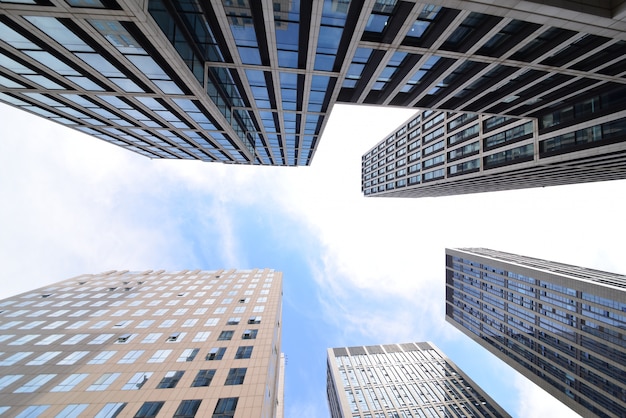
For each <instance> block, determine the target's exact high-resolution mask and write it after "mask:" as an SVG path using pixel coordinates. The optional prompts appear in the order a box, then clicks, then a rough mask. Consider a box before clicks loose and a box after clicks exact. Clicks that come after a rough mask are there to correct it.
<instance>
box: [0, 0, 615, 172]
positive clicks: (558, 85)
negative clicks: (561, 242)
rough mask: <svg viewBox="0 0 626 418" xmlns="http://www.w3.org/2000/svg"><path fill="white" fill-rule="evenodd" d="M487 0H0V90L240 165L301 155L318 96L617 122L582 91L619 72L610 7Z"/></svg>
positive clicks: (153, 153)
mask: <svg viewBox="0 0 626 418" xmlns="http://www.w3.org/2000/svg"><path fill="white" fill-rule="evenodd" d="M492 3H493V2H483V1H480V0H461V1H459V0H436V1H432V2H421V1H414V0H319V1H299V0H274V1H271V0H262V1H258V2H251V1H239V2H232V1H227V0H223V1H221V2H219V1H212V2H187V1H183V0H1V1H0V101H2V102H4V103H8V104H11V105H13V106H17V107H19V108H22V109H24V110H27V111H29V112H32V113H34V114H38V115H41V116H43V117H45V118H48V119H50V120H53V121H56V122H58V123H61V124H64V125H66V126H69V127H73V128H75V129H78V130H80V131H83V132H85V133H87V134H90V135H93V136H95V137H98V138H100V139H102V140H105V141H108V142H110V143H113V144H115V145H118V146H121V147H124V148H127V149H129V150H132V151H134V152H137V153H140V154H142V155H145V156H148V157H150V158H175V159H199V160H203V161H221V162H227V163H241V164H261V165H288V166H295V165H309V164H310V163H311V160H312V158H313V156H314V153H315V149H316V147H317V144H318V143H319V140H320V136H321V134H322V131H323V129H324V127H325V125H326V123H327V119H328V115H329V112H330V111H331V109H332V107H333V106H334V104H335V103H355V104H372V105H388V106H399V107H415V108H420V109H425V108H429V109H438V110H446V111H451V112H452V111H458V112H473V113H479V114H489V115H502V116H509V117H531V118H537V119H538V120H540V121H544V122H541V123H546V124H547V125H546V126H548V125H549V127H547V128H546V129H552V130H553V132H554V135H555V137H556V136H559V135H561V132H559V129H560V128H561V125H560V123H561V122H562V121H563V120H566V119H567V118H570V117H573V118H575V119H576V120H577V121H580V120H581V119H589V118H593V119H595V122H598V123H599V124H600V128H595V129H594V130H592V131H593V132H592V135H594V136H593V138H597V135H600V136H601V137H602V138H604V137H605V133H604V129H605V127H604V126H603V125H602V124H603V123H605V122H606V121H600V120H598V118H597V116H598V111H599V112H605V113H607V114H610V115H612V116H611V120H610V122H611V123H612V122H614V121H619V120H620V119H621V118H623V117H624V114H623V111H624V108H625V106H624V103H623V100H618V102H619V103H618V105H617V106H616V104H615V103H613V102H611V103H608V104H607V106H609V107H606V106H605V107H602V106H604V105H603V104H600V105H599V106H600V107H597V106H596V104H594V103H593V102H591V103H590V104H589V103H588V102H587V101H586V100H587V99H591V98H592V97H596V96H598V95H603V94H606V93H607V92H612V91H615V90H616V89H621V88H623V86H624V84H625V83H626V80H625V79H624V77H623V74H624V72H625V71H626V59H624V56H625V55H626V21H625V20H624V19H625V14H624V12H623V10H622V7H621V6H620V5H619V4H618V5H615V3H616V2H608V1H607V2H581V1H567V0H566V1H558V2H557V1H547V2H546V1H542V2H540V3H539V2H535V1H532V0H525V1H518V2H512V4H513V5H507V4H508V3H507V4H504V5H497V4H492ZM617 3H619V2H617ZM620 96H621V97H623V96H624V95H623V94H622V95H617V96H616V97H617V98H618V99H620ZM613 99H615V98H612V100H613ZM570 106H573V108H572V109H571V110H570V109H569V107H570ZM548 114H553V115H554V117H555V119H552V120H551V121H550V120H548V119H545V120H544V118H543V116H546V115H548ZM540 115H542V117H541V118H539V116H540ZM590 115H591V116H590ZM546 118H547V116H546ZM559 118H560V119H559ZM593 126H597V125H593ZM580 129H583V127H581V128H580ZM598 129H600V130H601V131H602V132H601V133H600V134H598V133H597V132H596V131H597V130H598ZM606 129H608V130H610V132H611V135H612V136H613V139H614V138H615V136H616V135H619V131H621V130H622V127H621V125H619V131H616V128H615V127H607V128H606ZM585 135H586V134H585V133H578V131H576V134H575V135H574V138H562V139H559V140H558V141H557V140H555V143H554V144H552V143H550V144H546V146H547V147H548V149H550V150H552V149H554V150H555V151H556V152H558V150H561V149H563V147H569V146H570V145H571V143H573V144H574V145H578V144H579V143H581V142H584V141H585V140H586V139H585V138H586V136H585ZM579 137H580V138H579ZM594 140H595V139H594ZM503 151H504V149H503ZM518 151H519V150H518ZM526 151H528V150H526ZM516 152H517V151H515V152H513V151H511V153H510V155H509V154H506V155H504V156H503V157H501V158H503V159H504V160H507V159H510V158H512V156H513V155H515V153H516Z"/></svg>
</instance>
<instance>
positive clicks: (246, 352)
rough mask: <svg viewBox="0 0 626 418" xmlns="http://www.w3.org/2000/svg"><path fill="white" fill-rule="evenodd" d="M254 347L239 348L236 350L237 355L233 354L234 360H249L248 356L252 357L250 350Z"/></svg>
mask: <svg viewBox="0 0 626 418" xmlns="http://www.w3.org/2000/svg"><path fill="white" fill-rule="evenodd" d="M253 348H254V347H253V346H251V345H247V346H241V347H239V348H237V353H236V354H235V358H236V359H246V358H250V356H251V355H252V349H253Z"/></svg>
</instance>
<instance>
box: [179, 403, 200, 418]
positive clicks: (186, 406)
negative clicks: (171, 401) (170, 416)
mask: <svg viewBox="0 0 626 418" xmlns="http://www.w3.org/2000/svg"><path fill="white" fill-rule="evenodd" d="M201 402H202V400H201V399H193V400H184V401H182V402H181V403H180V405H179V406H178V408H177V409H176V412H174V418H193V417H195V416H196V412H197V411H198V408H199V407H200V403H201Z"/></svg>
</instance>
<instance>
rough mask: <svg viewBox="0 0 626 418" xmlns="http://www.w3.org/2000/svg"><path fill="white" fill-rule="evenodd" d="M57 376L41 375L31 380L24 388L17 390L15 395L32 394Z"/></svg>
mask: <svg viewBox="0 0 626 418" xmlns="http://www.w3.org/2000/svg"><path fill="white" fill-rule="evenodd" d="M55 376H56V374H40V375H39V376H37V377H35V378H33V379H31V380H29V381H28V382H27V383H26V384H24V386H22V387H19V388H17V389H16V390H15V391H13V393H32V392H34V391H36V390H37V389H39V388H40V387H42V386H43V385H45V384H46V383H48V382H49V381H50V380H52V379H53V378H54V377H55Z"/></svg>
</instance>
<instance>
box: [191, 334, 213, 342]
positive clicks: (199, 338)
mask: <svg viewBox="0 0 626 418" xmlns="http://www.w3.org/2000/svg"><path fill="white" fill-rule="evenodd" d="M210 335H211V331H202V332H198V333H197V334H196V336H195V337H193V340H191V341H192V342H194V343H196V342H204V341H206V340H207V339H208V338H209V336H210Z"/></svg>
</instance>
